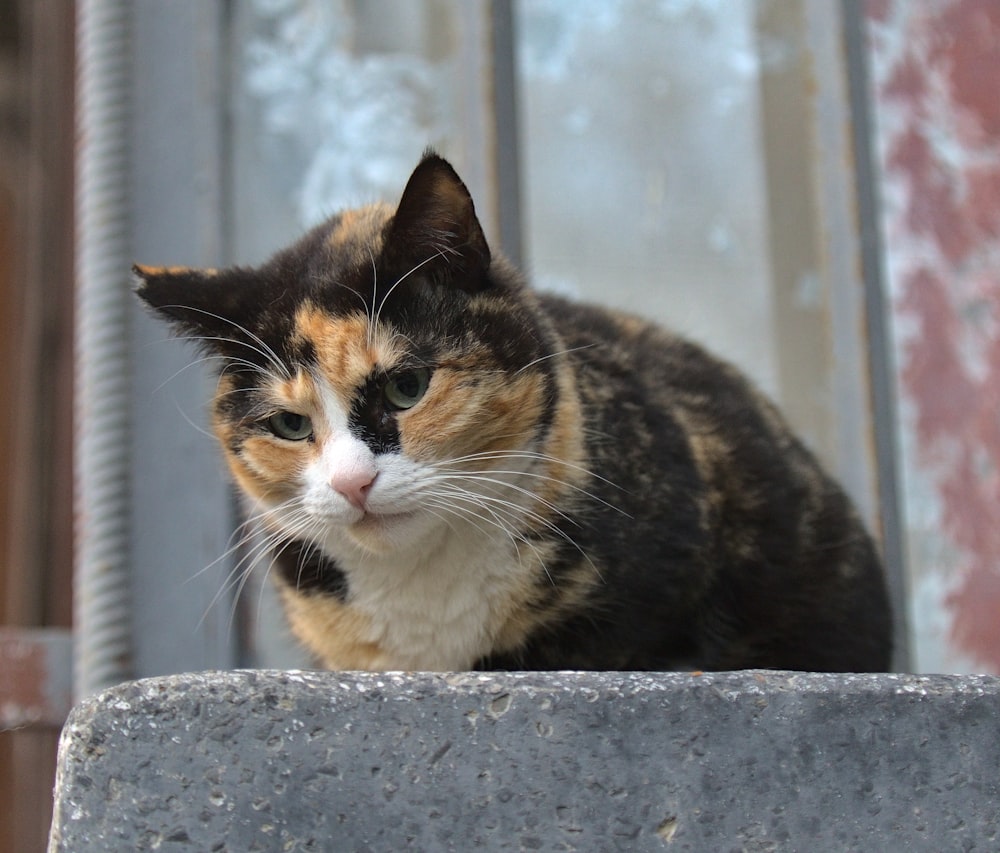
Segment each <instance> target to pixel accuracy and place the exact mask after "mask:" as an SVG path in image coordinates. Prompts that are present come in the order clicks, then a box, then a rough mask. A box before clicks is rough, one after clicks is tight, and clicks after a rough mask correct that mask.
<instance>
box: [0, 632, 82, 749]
mask: <svg viewBox="0 0 1000 853" xmlns="http://www.w3.org/2000/svg"><path fill="white" fill-rule="evenodd" d="M72 704H73V634H72V632H71V631H69V630H68V629H60V628H0V731H8V730H10V729H18V728H24V727H26V726H50V727H56V728H59V727H61V726H62V724H63V722H64V721H65V720H66V716H67V714H69V710H70V708H71V707H72Z"/></svg>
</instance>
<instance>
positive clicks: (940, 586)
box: [867, 0, 1000, 673]
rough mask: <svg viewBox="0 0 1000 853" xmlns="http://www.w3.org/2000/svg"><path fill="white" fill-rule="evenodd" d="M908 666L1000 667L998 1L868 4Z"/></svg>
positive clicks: (906, 0)
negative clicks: (897, 429) (894, 383)
mask: <svg viewBox="0 0 1000 853" xmlns="http://www.w3.org/2000/svg"><path fill="white" fill-rule="evenodd" d="M867 24H868V33H869V38H870V46H871V59H872V68H873V87H874V97H875V114H876V115H875V118H876V127H877V152H878V159H879V161H880V166H881V170H882V186H881V187H880V190H881V195H882V199H883V204H884V238H885V251H886V271H887V274H888V285H889V290H890V298H891V304H892V311H893V320H894V326H895V340H896V359H897V368H898V372H899V387H898V390H899V394H900V402H901V413H902V418H901V420H902V426H901V429H902V433H903V434H902V436H901V438H902V442H901V444H902V447H903V459H902V463H903V468H904V474H905V482H904V495H905V507H904V511H905V512H906V514H907V517H908V524H909V534H910V535H909V546H910V548H909V550H910V563H911V576H910V585H911V594H912V601H913V606H912V611H911V614H910V618H911V625H912V629H913V634H914V650H915V656H914V664H915V667H916V668H917V669H922V670H928V669H933V670H940V669H954V670H979V671H988V672H994V673H1000V2H996V0H933V2H932V0H920V2H912V0H870V2H868V4H867Z"/></svg>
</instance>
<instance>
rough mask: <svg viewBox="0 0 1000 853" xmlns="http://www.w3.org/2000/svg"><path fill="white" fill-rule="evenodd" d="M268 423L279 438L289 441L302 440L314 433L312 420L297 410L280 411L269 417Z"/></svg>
mask: <svg viewBox="0 0 1000 853" xmlns="http://www.w3.org/2000/svg"><path fill="white" fill-rule="evenodd" d="M267 425H268V427H269V428H270V430H271V432H273V433H274V434H275V435H276V436H278V438H285V439H287V440H288V441H302V439H304V438H309V436H311V435H312V431H313V427H312V421H311V420H309V418H308V417H306V416H305V415H297V414H296V413H295V412H278V414H276V415H271V417H269V418H268V419H267Z"/></svg>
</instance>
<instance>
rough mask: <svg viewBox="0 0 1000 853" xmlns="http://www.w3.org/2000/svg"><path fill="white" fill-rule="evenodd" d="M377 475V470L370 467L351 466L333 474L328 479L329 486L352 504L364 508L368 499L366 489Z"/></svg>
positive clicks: (369, 487)
mask: <svg viewBox="0 0 1000 853" xmlns="http://www.w3.org/2000/svg"><path fill="white" fill-rule="evenodd" d="M377 476H378V472H377V471H373V470H372V469H371V468H367V467H360V468H351V469H349V470H346V471H342V472H339V473H337V474H334V475H333V477H332V478H331V480H330V487H331V488H332V489H333V490H334V491H335V492H339V493H340V494H342V495H343V496H344V497H345V498H347V500H348V501H350V502H351V504H352V505H353V506H356V507H357V508H358V509H364V508H365V502H366V501H367V500H368V490H369V489H371V487H372V483H374V482H375V478H376V477H377Z"/></svg>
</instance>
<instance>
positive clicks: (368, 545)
mask: <svg viewBox="0 0 1000 853" xmlns="http://www.w3.org/2000/svg"><path fill="white" fill-rule="evenodd" d="M426 526H427V525H426V520H425V519H423V518H422V514H421V513H420V512H418V511H410V512H396V513H374V512H366V513H365V514H364V515H363V516H361V518H359V519H358V520H357V521H355V522H353V523H352V524H350V525H348V526H347V528H346V530H347V533H348V535H349V536H350V537H351V539H353V540H354V542H355V543H356V544H358V545H360V546H361V547H362V548H364V549H365V550H366V551H371V552H373V553H375V554H388V553H392V552H393V551H398V550H401V549H403V548H410V547H412V546H413V544H414V543H415V542H416V541H417V540H419V539H421V538H423V535H424V534H425V533H426Z"/></svg>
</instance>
